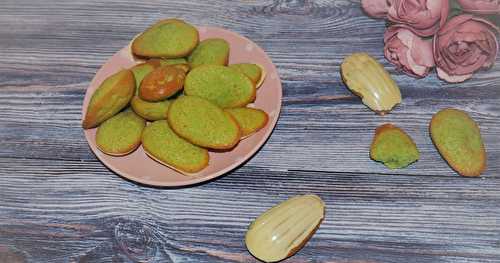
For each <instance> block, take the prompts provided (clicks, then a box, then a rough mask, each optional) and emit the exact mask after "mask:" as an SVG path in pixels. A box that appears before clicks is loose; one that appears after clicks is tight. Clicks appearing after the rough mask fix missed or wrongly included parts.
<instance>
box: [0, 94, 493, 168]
mask: <svg viewBox="0 0 500 263" xmlns="http://www.w3.org/2000/svg"><path fill="white" fill-rule="evenodd" d="M294 86H295V85H294ZM295 87H301V86H298V85H296V86H295ZM285 88H290V87H289V86H286V87H285ZM495 88H496V87H495ZM44 90H45V88H33V89H31V90H30V91H26V92H25V91H21V92H20V91H18V90H17V89H7V90H5V91H4V90H0V111H1V112H2V115H0V121H1V122H2V123H3V127H4V128H3V129H0V139H1V140H2V141H3V147H2V149H0V156H1V157H15V158H46V159H47V158H48V159H57V160H95V156H94V155H93V154H92V152H91V151H90V149H89V147H88V146H87V143H86V140H85V138H84V137H83V132H82V130H81V128H80V121H79V120H80V117H81V116H80V114H81V113H80V107H81V102H82V100H83V98H82V95H81V94H79V90H78V89H76V88H61V91H60V92H57V93H55V94H54V93H50V94H44V93H46V91H44ZM450 93H451V94H454V95H450V97H453V96H457V97H458V96H461V95H459V94H463V93H466V92H465V91H462V92H457V93H453V92H450ZM470 93H471V95H465V97H471V96H473V94H475V91H473V90H472V91H471V92H470ZM12 94H15V96H14V98H13V97H12ZM287 100H288V101H287ZM290 100H292V101H290ZM458 102H460V104H459V105H457V103H458ZM498 102H499V101H498V98H491V99H490V98H488V97H487V94H484V97H482V98H481V99H463V98H461V97H459V98H454V99H447V100H444V99H443V100H437V99H434V98H429V99H422V98H419V97H418V96H417V95H415V98H406V99H405V104H404V105H402V106H401V107H398V108H397V109H395V110H394V112H393V113H391V114H389V115H387V116H384V117H381V116H377V115H375V114H374V113H372V112H371V111H369V110H368V109H367V108H366V107H365V106H364V105H362V104H361V103H360V101H359V99H358V98H355V97H347V98H344V97H341V98H337V97H334V96H332V97H326V98H321V99H319V100H314V101H306V100H302V99H300V101H297V100H295V101H293V99H291V98H290V96H289V97H287V98H286V99H285V102H284V107H283V111H282V114H281V117H280V120H279V122H278V125H277V127H276V129H275V131H274V133H273V135H272V136H271V138H270V140H269V141H268V142H267V144H266V145H265V146H264V147H263V149H262V150H261V151H260V152H259V153H258V154H257V155H255V156H254V158H253V159H252V160H251V161H250V164H251V165H254V166H257V167H268V168H273V169H277V170H290V169H292V170H293V169H295V170H320V171H331V172H363V173H368V172H377V173H391V174H394V173H401V174H415V175H426V174H435V175H449V176H456V174H455V173H454V172H453V171H452V170H451V169H450V168H449V167H448V165H447V164H446V163H445V162H444V161H443V159H442V158H441V157H440V156H439V154H438V152H437V150H436V149H435V147H434V145H433V143H432V141H431V139H430V136H429V134H428V125H429V121H430V119H431V117H432V115H433V114H434V113H436V112H437V111H438V110H439V109H441V108H444V107H457V108H461V109H464V110H466V111H468V112H470V113H471V116H472V117H473V118H474V119H475V120H476V121H478V123H479V125H480V126H481V128H482V133H483V137H484V140H485V144H486V148H487V152H488V164H489V165H488V166H489V168H488V170H487V171H486V173H485V176H498V170H499V168H500V167H499V165H500V161H499V160H500V152H499V150H500V141H498V140H497V139H496V138H498V137H499V136H500V118H499V117H500V116H499V115H500V114H499V113H500V111H498V108H497V106H496V105H498V104H497V103H498ZM36 104H38V105H39V106H37V107H36V110H34V109H33V105H36ZM386 122H392V123H394V124H396V125H398V126H400V127H402V128H403V129H405V130H406V131H407V132H408V133H409V134H410V135H411V136H412V137H413V139H414V140H415V141H416V143H417V145H418V147H419V149H420V151H421V159H420V161H418V162H417V163H416V164H414V165H412V166H410V167H409V168H407V169H402V170H389V169H387V168H385V167H384V166H383V165H381V164H379V163H376V162H374V161H372V160H371V159H370V158H369V147H370V143H371V140H372V137H373V134H374V130H375V128H376V127H377V126H378V125H381V124H383V123H386Z"/></svg>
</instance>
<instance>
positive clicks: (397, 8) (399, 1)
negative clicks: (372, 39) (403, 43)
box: [361, 0, 450, 36]
mask: <svg viewBox="0 0 500 263" xmlns="http://www.w3.org/2000/svg"><path fill="white" fill-rule="evenodd" d="M361 6H362V7H363V9H364V10H365V12H366V13H367V14H368V15H370V16H373V17H376V18H383V17H386V18H387V19H388V20H390V21H392V22H394V23H398V24H405V25H408V26H410V27H411V28H413V31H414V32H415V34H417V35H419V36H432V35H434V33H436V32H437V31H438V29H439V27H440V26H442V25H444V23H445V22H446V18H447V17H448V12H449V9H450V8H449V5H448V0H362V1H361Z"/></svg>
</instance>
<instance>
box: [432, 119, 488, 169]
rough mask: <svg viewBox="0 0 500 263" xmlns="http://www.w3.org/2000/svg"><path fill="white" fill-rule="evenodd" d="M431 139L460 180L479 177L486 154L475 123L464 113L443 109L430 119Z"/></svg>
mask: <svg viewBox="0 0 500 263" xmlns="http://www.w3.org/2000/svg"><path fill="white" fill-rule="evenodd" d="M430 132H431V138H432V141H433V142H434V145H435V146H436V148H437V149H438V151H439V153H440V154H441V156H442V157H443V158H444V159H445V160H446V162H448V164H449V165H450V166H451V168H453V169H454V170H455V171H457V172H458V173H459V174H460V175H462V176H480V175H481V173H482V172H483V171H484V170H485V169H486V162H487V159H488V158H487V156H486V150H485V148H484V143H483V139H482V138H481V132H480V130H479V126H478V125H477V123H476V122H475V121H474V120H473V119H472V118H471V117H470V116H469V115H468V114H467V113H466V112H464V111H461V110H457V109H444V110H441V111H439V112H438V113H436V114H435V115H434V116H433V117H432V121H431V124H430Z"/></svg>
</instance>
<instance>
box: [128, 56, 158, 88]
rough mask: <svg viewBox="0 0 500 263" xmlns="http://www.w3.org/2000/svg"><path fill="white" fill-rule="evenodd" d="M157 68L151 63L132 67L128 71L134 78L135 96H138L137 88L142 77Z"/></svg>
mask: <svg viewBox="0 0 500 263" xmlns="http://www.w3.org/2000/svg"><path fill="white" fill-rule="evenodd" d="M156 67H157V66H155V65H154V64H152V63H147V62H146V63H141V64H138V65H135V66H133V67H132V68H131V69H130V70H132V72H133V73H134V77H135V87H136V89H135V95H137V94H139V87H140V86H141V82H142V80H143V79H144V77H145V76H146V75H147V74H149V73H151V72H152V71H153V70H154V69H155V68H156Z"/></svg>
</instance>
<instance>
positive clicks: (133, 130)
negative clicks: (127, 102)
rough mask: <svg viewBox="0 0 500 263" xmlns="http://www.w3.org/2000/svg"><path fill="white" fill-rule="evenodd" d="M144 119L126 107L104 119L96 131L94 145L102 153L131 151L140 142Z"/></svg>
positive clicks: (111, 153) (123, 153)
mask: <svg viewBox="0 0 500 263" xmlns="http://www.w3.org/2000/svg"><path fill="white" fill-rule="evenodd" d="M145 126H146V121H145V120H144V119H143V118H141V117H140V116H138V115H137V114H135V112H134V111H132V110H130V109H127V110H126V111H123V112H120V113H118V114H117V115H115V116H113V117H111V118H110V119H108V120H106V121H104V122H103V123H102V124H101V125H100V126H99V127H98V128H97V132H96V145H97V148H99V150H101V151H102V152H103V153H105V154H108V155H113V156H123V155H127V154H129V153H131V152H133V151H134V150H135V149H137V147H139V145H140V144H141V136H142V130H143V129H144V127H145Z"/></svg>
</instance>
